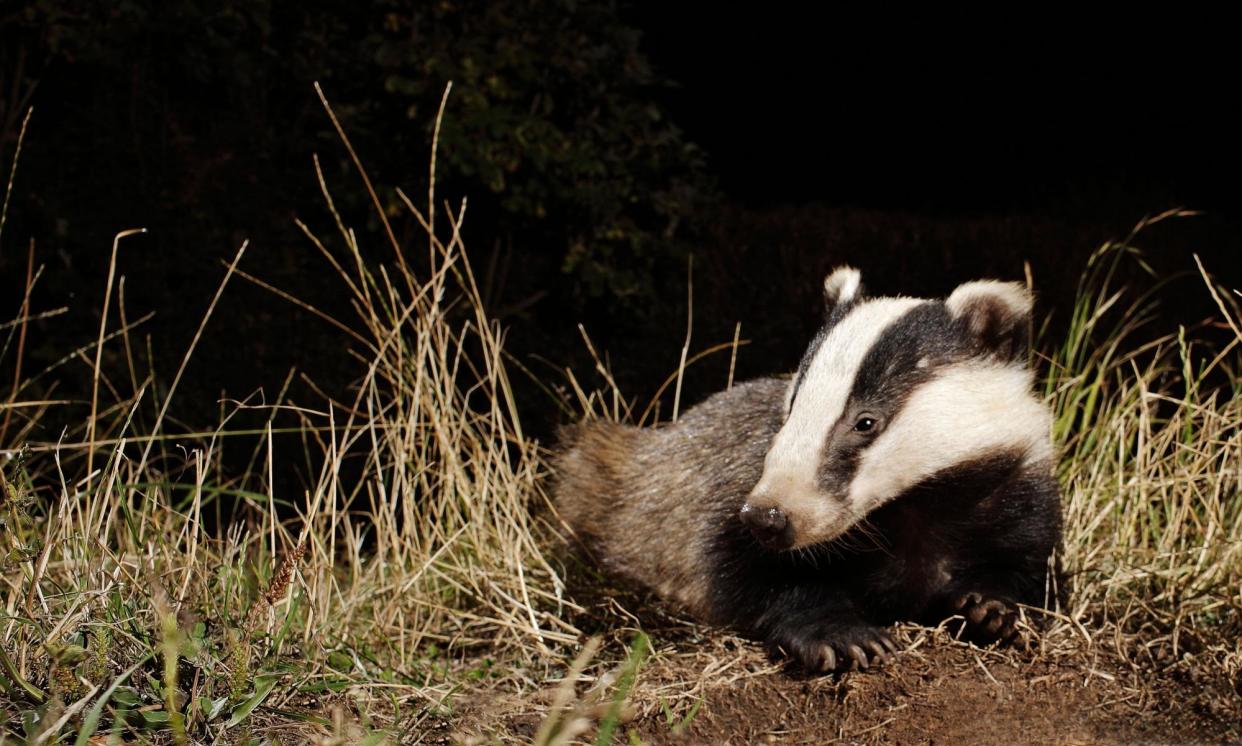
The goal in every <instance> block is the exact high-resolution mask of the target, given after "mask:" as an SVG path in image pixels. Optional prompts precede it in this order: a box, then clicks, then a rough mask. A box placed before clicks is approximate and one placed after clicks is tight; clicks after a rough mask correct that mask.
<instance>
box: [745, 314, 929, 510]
mask: <svg viewBox="0 0 1242 746" xmlns="http://www.w3.org/2000/svg"><path fill="white" fill-rule="evenodd" d="M924 302H925V301H924V300H922V299H920V298H877V299H876V300H872V301H867V302H865V303H862V304H860V305H859V306H858V307H856V308H854V309H853V310H852V311H850V312H849V314H847V315H846V316H845V318H843V319H841V320H840V321H839V322H837V323H836V325H834V326H833V327H832V329H830V330H829V332H828V335H827V336H826V337H825V338H824V340H823V342H822V343H821V344H820V346H819V349H818V350H817V351H816V352H815V356H814V357H813V358H812V359H811V362H810V364H809V365H808V366H807V369H806V372H805V373H804V374H803V376H802V379H801V381H800V382H797V381H795V382H794V383H793V384H791V393H792V386H794V385H797V386H798V393H797V396H796V397H795V398H794V400H793V403H792V408H791V409H790V411H789V418H788V419H787V420H785V424H784V425H783V426H782V427H781V429H780V432H778V433H777V434H776V438H775V439H773V441H772V446H771V448H770V449H769V450H768V455H767V457H766V458H765V459H764V464H763V477H762V478H760V480H759V484H758V485H757V486H756V487H755V492H756V493H760V494H761V493H776V494H780V495H781V496H782V497H781V499H782V500H785V501H797V500H798V499H799V497H805V498H806V499H813V498H812V496H814V495H815V494H816V492H817V490H816V474H817V472H818V471H819V466H820V457H821V454H822V453H823V448H824V441H825V440H826V439H827V437H828V432H829V430H831V428H832V427H833V425H835V424H836V422H837V420H838V419H840V418H841V415H842V414H843V413H844V411H845V405H846V403H847V402H848V401H849V397H850V391H852V390H853V388H854V379H855V378H857V377H858V369H859V368H860V367H862V363H863V360H864V359H865V358H866V357H867V353H868V352H869V351H870V350H871V348H872V347H873V346H874V345H875V343H876V340H877V339H879V338H880V335H882V334H883V333H884V332H885V331H886V330H887V329H888V328H889V327H890V326H892V324H893V322H895V321H897V320H898V319H899V318H901V317H902V316H904V315H905V314H906V312H907V311H909V310H910V309H911V308H914V307H915V306H917V305H919V304H920V303H924Z"/></svg>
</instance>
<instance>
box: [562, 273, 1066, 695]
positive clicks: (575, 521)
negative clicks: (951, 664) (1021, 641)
mask: <svg viewBox="0 0 1242 746" xmlns="http://www.w3.org/2000/svg"><path fill="white" fill-rule="evenodd" d="M824 297H825V302H826V310H825V317H824V324H823V326H822V328H821V329H820V330H819V332H818V333H817V334H816V335H815V336H814V338H813V339H812V340H811V343H810V345H809V347H808V348H807V350H806V352H805V354H804V356H803V358H802V361H801V363H800V364H799V366H798V369H797V371H796V372H795V373H794V374H793V376H792V377H788V376H786V377H783V378H781V377H773V378H762V379H758V380H754V381H750V382H747V383H742V384H739V385H736V386H733V387H732V388H730V389H729V390H727V391H723V392H720V393H717V394H715V395H713V396H711V397H709V398H707V399H706V400H705V401H703V402H702V403H700V404H699V405H697V406H695V407H693V408H691V409H690V410H689V411H687V412H685V413H684V415H683V416H682V417H681V418H680V419H678V420H677V421H676V422H675V423H672V424H668V425H664V426H660V427H649V428H639V427H633V426H627V425H623V424H619V423H615V422H605V421H586V422H582V423H579V424H577V425H570V426H568V427H567V428H565V429H564V431H563V432H562V435H561V444H560V446H559V448H558V452H557V454H556V456H555V459H554V462H553V468H554V471H555V482H554V484H553V490H552V494H553V503H554V505H555V507H556V509H557V512H558V514H559V516H560V518H561V519H562V522H563V524H564V525H565V526H566V527H567V528H568V532H569V533H570V534H571V535H572V536H573V537H574V538H575V539H576V540H577V542H578V543H579V544H580V545H581V546H582V547H583V548H584V549H585V550H586V553H587V554H588V555H589V556H590V557H592V558H594V559H595V560H597V561H598V562H599V563H600V564H601V565H602V567H603V569H604V570H605V571H607V572H609V573H612V574H614V575H616V576H619V577H620V578H622V579H626V580H629V581H632V582H636V583H638V584H640V585H643V586H646V587H647V588H649V589H651V590H654V591H655V592H656V593H657V594H658V595H660V596H662V597H664V598H665V599H668V600H671V601H672V602H675V603H676V604H679V605H680V606H682V607H684V608H685V609H686V610H687V611H688V612H689V613H690V614H691V615H692V616H694V617H696V618H697V619H699V620H701V621H704V622H707V623H710V624H716V625H721V626H727V627H731V628H734V629H736V630H738V631H740V632H742V633H743V634H746V635H750V636H753V637H756V638H759V639H760V640H762V641H764V642H765V643H766V645H767V647H768V649H769V650H770V651H771V652H772V654H773V655H775V656H787V657H789V658H792V659H793V660H794V661H795V662H797V663H798V664H801V666H803V667H804V668H806V669H807V670H810V671H839V670H844V669H847V668H848V669H863V668H868V667H869V666H872V665H875V664H877V663H881V662H884V661H887V660H889V658H890V655H891V654H892V653H894V652H896V648H895V645H894V643H893V641H892V639H891V636H890V634H889V631H888V630H887V628H888V627H890V626H891V625H892V624H894V623H897V622H901V621H909V622H915V623H923V624H938V623H940V622H943V621H945V620H949V619H951V620H953V621H954V622H956V623H957V624H959V625H960V626H961V627H962V630H963V634H965V635H967V636H968V637H969V638H970V639H972V640H974V641H977V642H981V643H986V642H1002V643H1003V642H1007V641H1010V640H1012V639H1013V638H1014V637H1015V636H1016V634H1017V632H1018V626H1017V622H1018V619H1019V609H1020V606H1022V605H1025V606H1029V607H1048V606H1049V605H1051V604H1054V603H1055V602H1056V601H1057V599H1058V596H1059V595H1060V593H1061V589H1063V584H1062V583H1061V582H1060V578H1059V571H1058V570H1057V562H1056V559H1055V555H1056V550H1057V549H1058V546H1059V543H1060V535H1061V507H1060V506H1061V500H1060V494H1059V489H1058V485H1057V481H1056V479H1055V476H1054V474H1053V470H1054V451H1053V447H1052V443H1051V436H1050V430H1051V428H1050V414H1049V411H1048V409H1047V407H1046V406H1045V405H1044V404H1043V403H1042V401H1041V399H1040V398H1039V397H1038V396H1037V395H1036V393H1035V387H1034V380H1033V378H1034V374H1033V371H1032V368H1031V365H1030V363H1029V360H1028V347H1029V327H1030V319H1031V310H1032V305H1033V302H1032V300H1033V299H1032V296H1031V294H1030V292H1029V291H1028V290H1027V289H1026V287H1025V286H1023V285H1021V284H1018V283H1011V282H999V281H992V280H982V281H973V282H967V283H965V284H962V285H960V286H959V287H957V288H956V289H955V290H954V291H953V292H952V293H951V294H950V295H949V296H948V297H947V298H944V299H936V300H928V299H920V298H909V297H874V298H873V297H868V296H867V295H866V294H865V293H864V290H863V287H862V284H861V275H860V273H859V272H858V270H856V269H853V268H851V267H841V268H838V269H836V270H835V271H833V272H832V273H830V274H829V275H828V276H827V278H826V279H825V281H824Z"/></svg>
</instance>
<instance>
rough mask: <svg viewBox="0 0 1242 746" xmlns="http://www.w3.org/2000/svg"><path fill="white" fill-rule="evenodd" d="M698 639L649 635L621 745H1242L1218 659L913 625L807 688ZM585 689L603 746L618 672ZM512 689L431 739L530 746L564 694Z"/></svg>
mask: <svg viewBox="0 0 1242 746" xmlns="http://www.w3.org/2000/svg"><path fill="white" fill-rule="evenodd" d="M700 632H701V635H700V634H691V635H686V636H684V637H683V638H682V639H680V640H678V641H677V642H673V643H666V644H663V645H662V644H661V643H660V640H659V638H658V637H655V636H654V635H653V637H655V642H656V652H655V654H654V655H653V656H652V658H651V659H649V660H648V661H647V663H646V664H645V665H644V666H643V668H642V669H641V672H640V674H639V676H638V679H637V682H636V684H635V686H634V689H633V691H632V693H631V697H630V704H629V706H628V707H627V708H626V709H625V713H624V715H623V721H622V723H621V724H620V726H619V727H618V728H617V731H616V738H615V741H614V742H616V743H627V742H631V741H632V740H633V739H634V738H638V739H641V741H642V742H643V743H648V744H663V743H671V744H722V745H723V744H762V743H780V744H827V743H843V744H854V743H857V744H903V745H904V744H918V745H923V744H927V745H931V744H954V745H955V746H959V745H961V744H1242V688H1240V686H1242V683H1240V682H1239V681H1238V678H1237V675H1236V670H1235V671H1234V672H1233V673H1230V672H1229V671H1228V670H1227V668H1228V667H1222V666H1221V665H1220V662H1221V659H1220V657H1219V656H1217V657H1214V658H1213V657H1211V656H1209V655H1206V654H1205V655H1202V656H1197V657H1192V656H1184V657H1183V658H1182V659H1181V660H1180V661H1178V662H1177V663H1176V664H1173V665H1168V666H1165V667H1164V668H1163V670H1162V671H1161V672H1159V673H1156V672H1154V671H1141V670H1136V669H1135V668H1134V667H1132V666H1128V665H1123V664H1120V663H1119V662H1118V661H1117V659H1116V658H1113V657H1110V656H1109V655H1107V654H1105V653H1103V652H1101V647H1102V645H1101V644H1100V643H1098V642H1093V643H1087V642H1083V643H1081V644H1079V645H1077V646H1074V645H1072V644H1068V643H1067V641H1066V640H1060V641H1058V642H1057V644H1056V645H1042V646H1032V647H1031V648H1030V649H1027V650H1014V649H1006V650H996V649H980V648H976V647H974V646H971V645H967V644H965V643H961V642H958V641H955V640H953V639H951V638H950V637H949V636H948V635H947V633H945V632H943V631H940V630H926V629H921V628H915V627H910V628H904V629H902V630H900V631H899V637H900V639H901V640H902V641H903V643H904V645H905V649H904V650H903V651H902V652H901V653H900V654H899V655H898V656H897V657H896V658H895V659H894V660H893V661H891V662H890V663H889V664H888V665H886V666H883V667H882V668H880V669H877V670H872V671H862V672H853V673H847V674H843V675H839V676H816V677H810V676H806V675H803V674H800V673H798V672H796V671H790V670H787V669H786V668H784V667H782V666H780V665H778V664H774V663H772V662H771V661H769V660H767V659H766V658H765V657H764V655H763V654H762V653H761V652H760V650H759V648H758V646H756V645H755V644H753V643H750V642H747V641H743V640H739V639H737V638H734V637H729V636H725V635H721V634H720V633H719V632H716V633H712V632H711V631H708V630H701V631H700ZM614 671H615V669H614ZM561 675H563V672H562V674H561ZM592 675H593V676H594V677H595V681H594V682H593V683H592V682H591V681H589V679H591V678H592ZM583 678H584V679H588V681H584V683H583V684H582V685H581V686H579V688H578V692H577V698H576V702H575V706H574V707H575V709H574V712H573V714H572V715H570V716H569V717H568V718H567V720H569V721H571V722H572V721H574V720H575V719H576V721H577V722H576V725H577V727H576V730H577V731H578V735H577V736H576V737H575V739H574V742H583V743H593V742H594V739H595V736H596V731H597V727H598V719H599V718H600V717H601V716H602V715H603V713H604V712H605V711H606V709H607V705H608V699H609V697H610V691H611V690H610V689H609V685H610V684H611V682H612V681H613V680H614V679H615V673H614V674H610V673H609V672H608V669H599V670H595V671H594V673H593V674H592V673H591V672H590V671H588V675H585V676H584V677H583ZM601 679H602V681H601ZM503 689H504V687H503V686H502V687H501V688H500V689H498V690H495V691H478V692H475V693H473V694H471V695H470V696H468V697H465V698H464V699H463V700H461V701H459V703H458V709H457V711H456V717H454V718H452V720H453V721H454V722H453V723H452V724H450V723H449V722H442V723H440V724H439V729H437V732H436V733H434V734H433V733H432V732H430V731H429V732H426V733H424V734H422V735H421V738H423V739H425V740H427V741H430V742H436V741H442V742H476V743H495V742H496V741H498V740H499V741H502V742H525V741H528V740H529V739H531V738H532V737H533V736H534V735H535V733H536V732H537V730H538V728H539V726H540V724H541V723H542V722H543V721H544V719H545V718H546V717H548V713H549V707H548V706H549V704H550V703H551V702H552V701H553V697H554V693H553V692H554V689H555V684H554V683H549V684H547V685H546V686H544V687H543V688H542V689H541V690H536V691H533V692H527V693H526V694H520V693H517V692H513V691H511V690H510V691H503ZM700 701H701V704H699V705H698V708H697V710H694V706H695V703H698V702H700ZM692 710H693V715H692V716H691V717H687V716H689V715H690V714H691V711H692ZM683 721H686V722H683ZM411 737H412V740H414V739H419V738H420V736H417V735H415V734H411Z"/></svg>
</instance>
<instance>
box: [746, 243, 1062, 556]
mask: <svg viewBox="0 0 1242 746" xmlns="http://www.w3.org/2000/svg"><path fill="white" fill-rule="evenodd" d="M860 280H861V277H860V274H859V272H858V270H856V269H852V268H849V267H843V268H840V269H837V270H836V271H834V272H833V273H831V274H830V275H828V277H827V278H826V279H825V281H824V295H825V299H826V301H827V315H826V321H825V324H824V327H823V328H822V329H821V330H820V331H819V333H818V334H817V335H816V336H815V338H814V340H812V342H811V345H810V347H809V348H808V349H807V351H806V354H805V355H804V356H803V359H802V363H801V365H800V366H799V368H798V371H797V373H796V374H795V375H794V377H793V380H792V381H791V382H790V385H789V389H788V393H787V394H786V400H785V411H786V419H785V422H784V424H783V425H782V426H781V429H780V431H779V432H778V433H777V435H776V437H775V438H774V439H773V441H772V445H771V448H770V449H769V451H768V453H767V455H766V457H765V459H764V468H763V475H762V477H761V478H760V480H759V482H758V484H756V486H755V488H754V489H753V490H752V492H751V494H750V495H749V497H748V498H747V501H746V504H745V505H744V506H743V507H742V509H741V518H742V521H743V522H744V523H745V524H746V525H747V526H748V527H749V528H750V529H751V531H752V532H753V533H754V535H755V536H756V538H758V539H759V540H760V541H762V542H763V543H764V544H765V545H767V546H769V547H771V548H774V549H790V548H798V547H806V546H810V545H814V544H819V543H822V542H827V541H831V540H832V539H834V538H837V537H838V536H840V535H841V534H843V533H845V532H846V531H848V530H849V529H850V528H851V527H852V526H854V525H855V524H857V523H858V522H859V521H861V520H863V519H864V518H865V517H866V516H867V515H868V514H869V513H870V512H871V511H873V510H875V509H876V508H878V507H879V506H881V505H883V504H885V503H887V502H888V501H890V500H892V499H894V498H896V497H898V496H899V495H901V494H903V493H904V492H906V491H908V490H910V489H911V488H913V487H916V486H918V485H920V484H922V483H925V482H927V481H928V480H931V479H935V478H937V476H938V475H942V474H945V473H946V472H948V470H951V469H953V468H954V467H955V466H960V465H963V464H966V463H968V462H972V461H975V460H977V459H981V458H986V457H989V456H992V455H995V454H998V453H1004V454H1006V455H1015V456H1017V457H1019V458H1020V459H1022V460H1023V461H1028V462H1032V463H1033V462H1038V461H1041V460H1046V459H1048V458H1049V457H1050V455H1051V454H1050V448H1051V446H1050V442H1049V418H1048V414H1047V411H1046V409H1045V407H1044V406H1043V405H1042V404H1041V403H1040V401H1039V400H1038V399H1037V398H1036V397H1035V395H1034V393H1033V381H1032V373H1031V370H1030V367H1029V365H1028V364H1027V360H1026V356H1027V341H1028V327H1029V323H1030V317H1031V306H1032V298H1031V295H1030V293H1029V292H1028V291H1027V290H1026V288H1025V287H1023V286H1022V285H1019V284H1017V283H1008V282H994V281H978V282H968V283H966V284H964V285H961V286H960V287H958V288H957V289H956V290H954V291H953V293H952V294H951V295H950V296H949V297H948V298H947V299H944V300H925V299H919V298H867V297H865V296H864V293H863V290H862V285H861V281H860Z"/></svg>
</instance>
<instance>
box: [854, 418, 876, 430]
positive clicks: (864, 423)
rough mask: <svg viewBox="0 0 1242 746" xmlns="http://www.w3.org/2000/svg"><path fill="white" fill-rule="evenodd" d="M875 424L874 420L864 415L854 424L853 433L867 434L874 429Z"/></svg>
mask: <svg viewBox="0 0 1242 746" xmlns="http://www.w3.org/2000/svg"><path fill="white" fill-rule="evenodd" d="M876 424H877V423H876V419H875V418H874V417H871V416H869V415H865V414H864V415H863V416H862V417H859V418H858V420H857V421H855V422H854V432H856V433H869V432H871V431H872V430H874V429H875V426H876Z"/></svg>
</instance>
